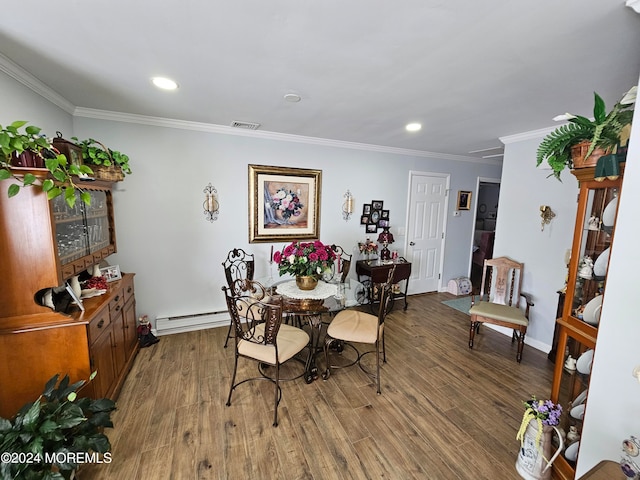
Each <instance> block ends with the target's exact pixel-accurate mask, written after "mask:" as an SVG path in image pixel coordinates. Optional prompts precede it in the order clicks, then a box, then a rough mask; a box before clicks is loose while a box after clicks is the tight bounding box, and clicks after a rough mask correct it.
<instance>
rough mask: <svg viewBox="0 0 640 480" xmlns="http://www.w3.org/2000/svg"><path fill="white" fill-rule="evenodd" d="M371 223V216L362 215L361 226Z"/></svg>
mask: <svg viewBox="0 0 640 480" xmlns="http://www.w3.org/2000/svg"><path fill="white" fill-rule="evenodd" d="M367 223H369V215H362V216H361V217H360V225H366V224H367Z"/></svg>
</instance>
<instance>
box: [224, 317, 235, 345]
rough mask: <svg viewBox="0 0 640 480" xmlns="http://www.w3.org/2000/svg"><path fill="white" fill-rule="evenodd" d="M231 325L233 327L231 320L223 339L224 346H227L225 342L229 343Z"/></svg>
mask: <svg viewBox="0 0 640 480" xmlns="http://www.w3.org/2000/svg"><path fill="white" fill-rule="evenodd" d="M232 327H233V322H232V323H230V324H229V330H228V331H227V339H226V340H225V341H224V348H227V344H228V343H229V339H230V338H231V328H232Z"/></svg>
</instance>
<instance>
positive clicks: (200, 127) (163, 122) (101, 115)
mask: <svg viewBox="0 0 640 480" xmlns="http://www.w3.org/2000/svg"><path fill="white" fill-rule="evenodd" d="M74 116H76V117H85V118H95V119H100V120H110V121H114V122H123V123H137V124H141V125H150V126H155V127H165V128H177V129H182V130H192V131H199V132H210V133H219V134H223V135H236V136H241V137H252V138H261V139H265V140H277V141H281V142H294V143H305V144H309V145H322V146H328V147H338V148H350V149H354V150H365V151H370V152H379V153H393V154H396V155H407V156H412V157H423V158H437V159H440V160H452V161H459V162H473V163H485V164H490V165H500V164H501V163H502V162H501V161H500V160H487V159H479V158H476V157H465V156H462V155H450V154H445V153H435V152H427V151H423V150H410V149H406V148H397V147H386V146H382V145H372V144H368V143H356V142H346V141H343V140H330V139H326V138H318V137H306V136H303V135H291V134H288V133H277V132H269V131H264V130H248V129H243V128H233V127H228V126H225V125H215V124H211V123H202V122H192V121H188V120H176V119H171V118H163V117H152V116H147V115H137V114H132V113H122V112H111V111H107V110H97V109H93V108H84V107H77V108H76V109H75V111H74Z"/></svg>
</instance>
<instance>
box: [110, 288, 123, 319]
mask: <svg viewBox="0 0 640 480" xmlns="http://www.w3.org/2000/svg"><path fill="white" fill-rule="evenodd" d="M123 308H124V293H123V291H122V289H120V290H118V291H117V292H116V293H115V295H114V297H113V298H112V299H111V300H110V301H109V315H111V318H112V319H113V318H115V316H116V315H118V314H119V313H120V312H122V309H123Z"/></svg>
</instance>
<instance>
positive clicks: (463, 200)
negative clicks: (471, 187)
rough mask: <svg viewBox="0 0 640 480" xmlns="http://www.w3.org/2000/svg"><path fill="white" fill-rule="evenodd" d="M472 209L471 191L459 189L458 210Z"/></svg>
mask: <svg viewBox="0 0 640 480" xmlns="http://www.w3.org/2000/svg"><path fill="white" fill-rule="evenodd" d="M470 209H471V192H468V191H466V190H458V210H470Z"/></svg>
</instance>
